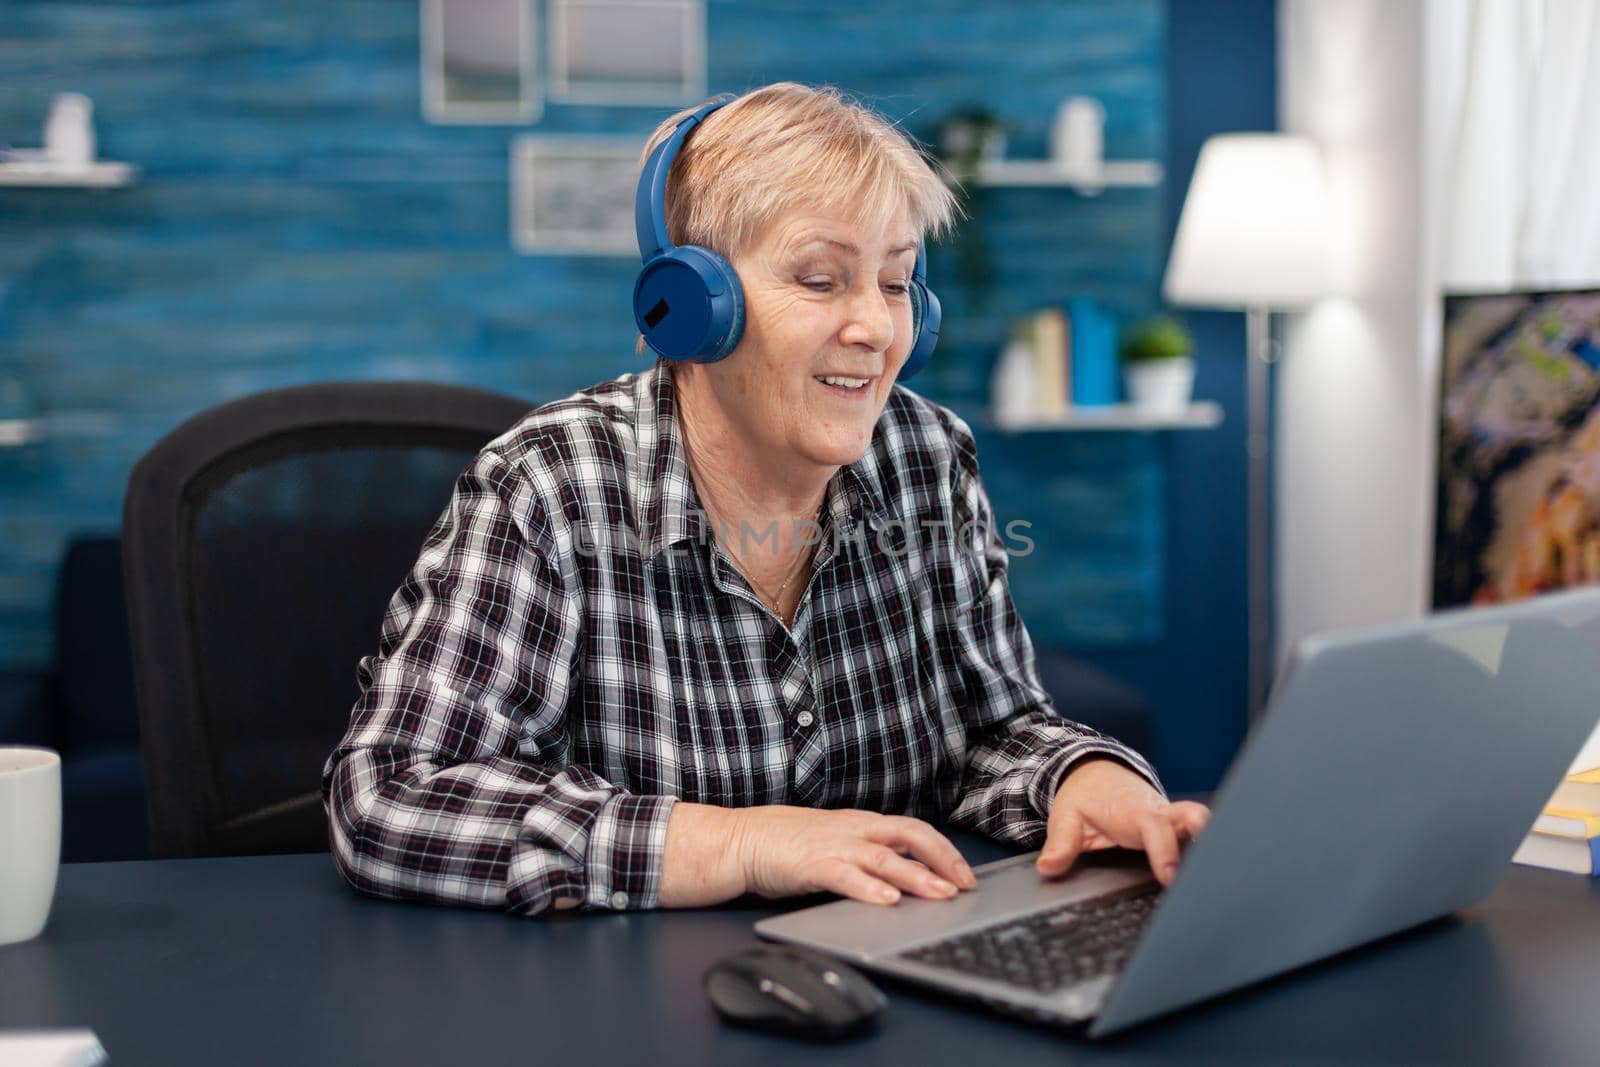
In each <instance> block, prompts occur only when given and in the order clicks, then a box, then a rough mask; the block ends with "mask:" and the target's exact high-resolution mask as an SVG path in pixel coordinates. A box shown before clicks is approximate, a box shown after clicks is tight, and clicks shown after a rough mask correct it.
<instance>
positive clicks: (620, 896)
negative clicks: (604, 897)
mask: <svg viewBox="0 0 1600 1067" xmlns="http://www.w3.org/2000/svg"><path fill="white" fill-rule="evenodd" d="M611 906H612V907H613V908H617V909H619V910H620V909H622V908H626V907H627V906H628V894H626V893H624V892H623V891H622V890H620V889H619V890H617V891H616V892H615V893H612V894H611Z"/></svg>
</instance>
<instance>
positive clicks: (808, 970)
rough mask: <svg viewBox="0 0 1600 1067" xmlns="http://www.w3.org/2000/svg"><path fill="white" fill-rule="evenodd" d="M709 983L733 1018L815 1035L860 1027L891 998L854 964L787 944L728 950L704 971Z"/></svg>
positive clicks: (715, 1001) (717, 1004)
mask: <svg viewBox="0 0 1600 1067" xmlns="http://www.w3.org/2000/svg"><path fill="white" fill-rule="evenodd" d="M705 989H706V996H707V997H709V998H710V1000H711V1004H712V1006H713V1007H714V1008H716V1009H717V1013H718V1014H719V1015H721V1016H722V1017H723V1018H724V1019H726V1020H728V1021H729V1022H731V1023H736V1024H738V1025H740V1026H749V1027H754V1028H757V1029H761V1030H771V1031H774V1032H777V1033H784V1034H789V1035H791V1036H794V1037H803V1038H810V1039H813V1040H834V1039H837V1038H841V1037H848V1036H850V1035H852V1034H858V1033H862V1032H864V1031H866V1030H868V1029H870V1028H871V1027H872V1026H873V1025H874V1024H875V1023H876V1022H877V1018H878V1013H879V1012H881V1011H883V1007H884V1005H885V1004H887V1003H888V1001H887V1000H886V999H885V998H884V995H883V994H882V993H880V992H878V987H877V986H875V985H873V984H872V983H871V982H870V981H868V980H867V978H866V977H865V976H864V975H863V974H862V973H861V972H860V971H858V970H856V969H855V968H853V967H849V966H846V965H845V964H844V963H842V962H840V961H839V960H836V959H834V958H833V957H831V956H826V955H823V954H822V953H820V952H814V951H812V950H810V949H803V948H795V947H793V946H788V945H757V946H755V947H752V948H747V949H743V950H741V951H739V952H736V953H734V954H733V955H731V956H725V957H724V958H722V959H720V960H718V961H717V962H716V963H714V964H712V965H711V967H710V968H709V969H708V970H707V971H706V974H705Z"/></svg>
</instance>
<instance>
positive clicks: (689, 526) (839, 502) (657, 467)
mask: <svg viewBox="0 0 1600 1067" xmlns="http://www.w3.org/2000/svg"><path fill="white" fill-rule="evenodd" d="M634 412H635V416H634V417H635V419H636V420H637V422H636V425H635V427H634V431H635V440H636V441H637V442H638V466H637V467H636V472H637V474H636V478H635V484H634V486H633V493H634V497H633V498H634V500H635V501H636V502H637V505H638V515H639V535H640V539H641V540H642V542H643V544H644V553H645V558H646V559H647V560H653V559H654V558H655V557H656V556H657V555H659V554H660V553H661V551H662V550H664V549H666V548H669V547H671V546H673V545H676V544H678V543H679V542H682V541H687V540H691V539H696V538H705V539H709V534H708V533H706V532H703V531H708V530H709V525H708V524H707V523H706V521H705V518H704V515H703V513H702V512H701V510H700V505H699V498H698V497H697V496H696V495H695V491H694V482H693V480H692V479H691V477H690V475H689V462H688V459H687V457H686V456H685V453H684V448H683V431H682V428H681V427H680V426H679V425H678V397H677V390H676V388H675V387H674V382H673V376H672V366H671V364H670V363H669V362H668V361H667V360H666V359H665V358H664V357H659V356H658V357H657V358H656V365H655V366H654V367H652V368H651V369H650V370H648V371H645V372H644V373H643V374H641V375H639V376H638V378H637V379H636V380H635V383H634ZM877 436H878V431H877V430H876V429H874V431H873V440H874V444H876V442H877ZM824 499H825V500H826V502H827V503H826V505H825V507H826V509H827V512H828V517H829V519H830V521H831V522H832V524H833V526H834V528H836V529H837V528H839V527H840V525H841V524H852V525H853V523H854V522H855V521H857V520H866V521H868V522H869V523H873V524H874V525H875V524H876V521H878V520H882V519H885V518H892V517H894V512H893V511H892V510H891V509H890V508H889V506H888V505H887V504H886V503H885V501H884V496H883V491H882V489H881V488H880V485H879V479H878V471H877V457H876V454H875V450H873V449H869V450H868V451H867V454H866V455H865V456H863V457H862V458H861V459H859V460H857V461H856V462H855V463H851V464H848V465H847V466H844V467H841V468H839V470H838V472H837V473H836V474H834V476H833V480H832V481H831V482H829V484H828V493H827V496H826V497H825V498H824Z"/></svg>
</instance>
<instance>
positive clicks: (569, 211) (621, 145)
mask: <svg viewBox="0 0 1600 1067" xmlns="http://www.w3.org/2000/svg"><path fill="white" fill-rule="evenodd" d="M643 148H644V144H643V142H642V141H640V140H638V139H635V138H629V137H603V136H593V137H571V136H558V135H540V134H523V135H521V136H519V137H516V138H513V139H512V143H511V245H512V247H513V248H514V249H515V250H516V251H518V252H520V253H523V254H524V255H593V256H635V257H636V256H638V254H639V244H638V237H637V234H636V233H635V230H634V213H633V202H634V195H635V193H636V191H637V189H638V185H639V154H640V152H641V151H642V150H643Z"/></svg>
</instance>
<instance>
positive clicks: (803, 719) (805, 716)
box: [794, 711, 817, 726]
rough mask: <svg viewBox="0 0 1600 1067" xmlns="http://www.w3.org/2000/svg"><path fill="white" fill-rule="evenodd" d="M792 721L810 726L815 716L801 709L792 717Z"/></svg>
mask: <svg viewBox="0 0 1600 1067" xmlns="http://www.w3.org/2000/svg"><path fill="white" fill-rule="evenodd" d="M794 721H795V722H797V723H799V724H800V725H801V726H810V725H811V724H812V723H814V722H816V721H817V719H816V716H815V715H812V714H811V713H810V712H809V711H802V712H801V713H800V714H798V715H796V716H795V717H794Z"/></svg>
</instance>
